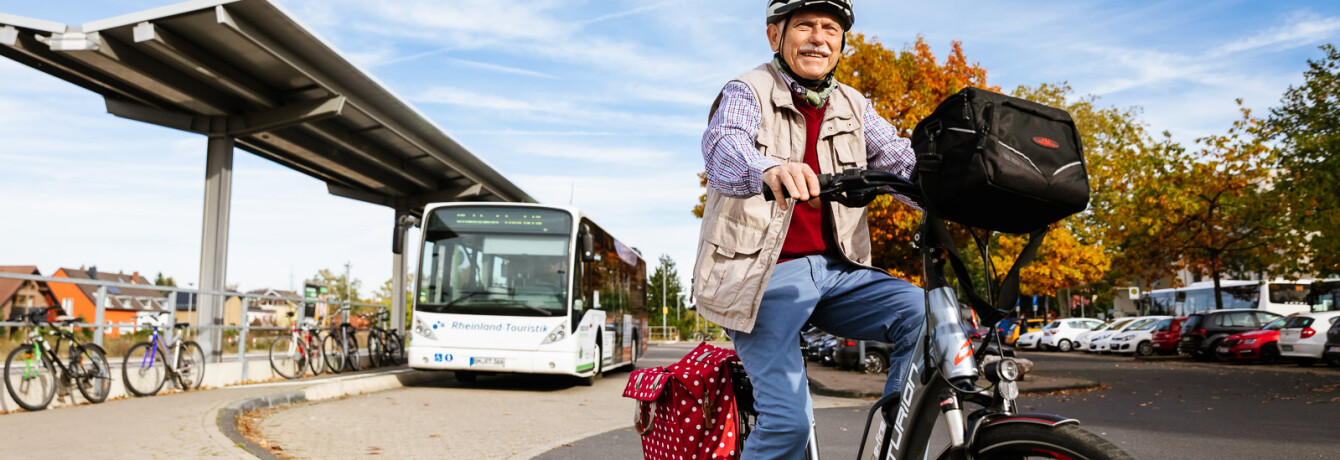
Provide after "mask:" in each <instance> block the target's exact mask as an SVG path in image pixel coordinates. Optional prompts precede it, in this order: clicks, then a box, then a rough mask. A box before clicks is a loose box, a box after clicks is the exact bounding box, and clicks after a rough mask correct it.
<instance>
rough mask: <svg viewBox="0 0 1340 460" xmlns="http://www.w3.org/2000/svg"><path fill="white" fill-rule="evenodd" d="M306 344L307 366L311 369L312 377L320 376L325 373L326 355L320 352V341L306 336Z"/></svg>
mask: <svg viewBox="0 0 1340 460" xmlns="http://www.w3.org/2000/svg"><path fill="white" fill-rule="evenodd" d="M303 340H304V341H306V342H307V366H308V367H309V368H311V370H312V375H313V376H317V375H321V374H322V373H323V372H325V371H326V354H325V352H324V351H322V350H321V340H319V339H317V338H314V337H312V336H306V337H305V338H304V339H303Z"/></svg>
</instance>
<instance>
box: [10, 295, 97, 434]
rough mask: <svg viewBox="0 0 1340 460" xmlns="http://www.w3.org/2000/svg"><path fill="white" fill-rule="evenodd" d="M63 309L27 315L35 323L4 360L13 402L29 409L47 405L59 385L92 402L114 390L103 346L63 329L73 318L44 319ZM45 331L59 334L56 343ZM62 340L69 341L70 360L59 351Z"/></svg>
mask: <svg viewBox="0 0 1340 460" xmlns="http://www.w3.org/2000/svg"><path fill="white" fill-rule="evenodd" d="M60 309H61V307H59V306H53V307H50V308H46V309H43V310H41V311H37V312H33V313H29V314H28V315H26V316H25V317H24V319H25V320H26V321H27V322H28V323H30V324H32V325H33V328H32V331H30V332H28V338H27V339H25V340H24V342H23V344H22V345H19V346H18V347H17V348H15V349H14V351H11V352H10V353H9V357H8V358H7V359H6V360H5V388H6V389H7V390H8V391H9V396H10V397H12V398H14V402H15V403H17V404H18V405H19V407H22V408H24V409H26V410H30V411H39V410H42V409H46V407H47V406H48V405H50V404H51V399H52V398H53V397H55V395H56V392H57V389H58V388H59V389H60V390H61V394H62V395H65V394H68V393H69V391H70V390H69V388H70V387H71V386H74V387H75V388H78V389H79V393H81V394H83V395H84V399H87V400H88V401H89V402H92V403H100V402H103V401H104V400H106V399H107V393H108V392H109V391H110V390H111V384H112V379H111V371H110V370H109V367H108V365H107V356H106V355H107V354H106V353H105V352H104V351H103V350H102V347H99V346H97V345H95V344H91V343H87V344H86V343H79V340H78V339H76V338H75V335H74V332H72V331H66V330H63V329H61V327H66V326H71V325H72V324H74V322H75V320H74V319H73V318H68V317H62V318H60V320H59V321H60V322H59V325H57V324H56V323H52V322H50V321H47V320H46V319H45V318H46V317H47V315H48V314H49V313H50V312H52V311H59V310H60ZM45 335H54V336H56V343H55V344H49V343H47V340H46V337H44V336H45ZM63 341H65V342H68V343H66V350H67V352H66V354H67V356H68V357H69V362H68V363H67V362H65V361H62V360H61V358H60V353H58V351H59V350H60V346H61V342H63Z"/></svg>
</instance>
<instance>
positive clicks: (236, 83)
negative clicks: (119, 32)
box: [134, 22, 282, 108]
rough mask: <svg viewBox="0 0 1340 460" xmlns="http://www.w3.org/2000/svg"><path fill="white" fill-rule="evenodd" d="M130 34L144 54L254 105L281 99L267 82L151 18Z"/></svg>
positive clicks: (268, 106)
mask: <svg viewBox="0 0 1340 460" xmlns="http://www.w3.org/2000/svg"><path fill="white" fill-rule="evenodd" d="M134 36H135V44H136V45H139V46H140V47H142V48H144V50H145V51H146V52H147V53H148V54H150V55H153V56H154V57H157V58H159V59H161V60H163V61H165V62H168V63H169V64H171V65H172V66H174V67H176V68H177V69H178V70H181V71H183V72H186V73H195V74H197V75H200V76H201V77H202V78H204V79H206V80H209V81H213V82H214V83H216V84H218V85H219V86H220V87H222V88H223V89H224V90H226V91H228V92H231V93H233V94H236V95H237V96H239V97H241V98H244V99H246V100H247V101H248V102H251V103H252V104H255V105H256V106H257V107H260V108H270V107H274V106H275V105H276V104H278V101H280V100H282V98H281V97H280V94H279V93H277V92H276V91H274V90H273V89H271V88H270V87H269V86H268V85H266V84H264V83H261V82H260V81H258V80H256V79H255V78H252V77H251V76H249V75H247V74H246V73H245V72H242V71H240V70H237V68H235V67H233V66H231V65H229V64H228V63H226V62H224V61H223V60H221V59H219V58H217V57H215V56H214V54H213V53H207V52H205V51H202V50H200V48H197V47H196V46H195V45H192V44H191V43H189V42H187V41H186V40H182V39H181V38H178V37H177V36H176V35H175V34H173V33H172V32H170V31H168V30H167V29H165V28H163V27H158V26H157V25H155V24H154V23H152V22H141V23H139V24H137V25H135V29H134Z"/></svg>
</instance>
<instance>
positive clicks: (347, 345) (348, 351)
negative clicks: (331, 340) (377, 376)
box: [341, 331, 363, 371]
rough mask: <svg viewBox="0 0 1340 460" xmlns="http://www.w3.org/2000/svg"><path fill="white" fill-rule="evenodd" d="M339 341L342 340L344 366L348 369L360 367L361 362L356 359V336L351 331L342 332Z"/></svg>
mask: <svg viewBox="0 0 1340 460" xmlns="http://www.w3.org/2000/svg"><path fill="white" fill-rule="evenodd" d="M341 341H343V342H344V344H343V347H344V366H345V367H344V368H345V369H348V370H350V371H358V370H360V369H362V368H363V363H361V362H359V360H358V337H357V336H355V335H354V333H353V332H352V331H349V332H342V333H341Z"/></svg>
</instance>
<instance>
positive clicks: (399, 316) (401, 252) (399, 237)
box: [391, 207, 415, 339]
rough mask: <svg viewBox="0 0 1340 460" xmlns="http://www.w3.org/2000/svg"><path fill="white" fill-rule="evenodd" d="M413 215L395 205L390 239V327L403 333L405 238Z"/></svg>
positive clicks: (401, 334)
mask: <svg viewBox="0 0 1340 460" xmlns="http://www.w3.org/2000/svg"><path fill="white" fill-rule="evenodd" d="M414 222H415V219H414V216H412V215H410V213H409V209H405V208H403V207H397V208H396V210H395V225H394V226H393V227H392V228H394V229H395V230H394V231H395V234H394V235H392V239H391V254H392V256H391V267H392V268H391V280H392V281H391V327H394V328H395V330H396V331H397V332H399V333H400V337H403V338H406V339H408V338H409V337H408V336H407V335H405V292H406V290H405V287H406V281H405V271H406V270H405V240H407V239H408V238H409V229H410V228H411V227H413V226H414Z"/></svg>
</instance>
